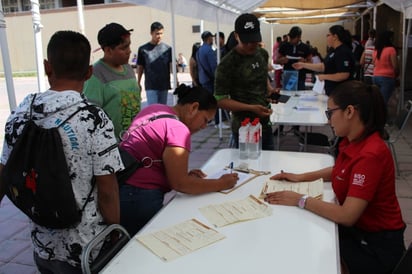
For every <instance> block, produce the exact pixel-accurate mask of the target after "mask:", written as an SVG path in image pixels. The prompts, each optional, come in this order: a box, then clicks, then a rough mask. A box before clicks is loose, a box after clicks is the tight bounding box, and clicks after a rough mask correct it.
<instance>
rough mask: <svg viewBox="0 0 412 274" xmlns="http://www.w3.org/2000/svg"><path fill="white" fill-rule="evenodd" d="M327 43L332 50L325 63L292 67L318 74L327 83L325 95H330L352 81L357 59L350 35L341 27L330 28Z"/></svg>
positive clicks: (294, 65)
mask: <svg viewBox="0 0 412 274" xmlns="http://www.w3.org/2000/svg"><path fill="white" fill-rule="evenodd" d="M326 42H327V45H328V47H330V48H331V50H330V51H329V52H328V54H327V56H326V58H325V60H324V61H323V63H317V64H316V63H303V62H297V63H294V64H293V65H292V66H293V67H294V68H295V69H298V70H299V69H309V70H313V71H316V72H321V74H318V75H317V76H318V77H319V80H320V81H325V93H326V95H330V93H331V92H332V90H333V89H334V88H335V87H336V86H337V85H338V84H339V83H341V82H343V81H346V80H348V79H352V75H353V71H354V65H355V58H354V56H353V53H352V48H351V47H352V38H351V36H350V33H349V32H348V31H347V30H345V29H344V28H343V27H342V26H340V25H334V26H332V27H330V28H329V33H328V34H326Z"/></svg>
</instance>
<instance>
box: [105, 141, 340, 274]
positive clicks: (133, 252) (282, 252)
mask: <svg viewBox="0 0 412 274" xmlns="http://www.w3.org/2000/svg"><path fill="white" fill-rule="evenodd" d="M232 161H233V162H234V165H235V166H238V165H239V164H240V163H245V164H247V165H248V166H249V168H252V169H255V170H261V171H271V172H272V174H274V173H277V172H280V170H285V171H290V172H305V171H310V170H315V169H320V168H324V167H327V166H331V165H333V163H334V160H333V158H332V157H331V156H330V155H327V154H316V153H300V152H284V151H262V155H261V156H260V157H259V158H258V159H256V160H239V152H238V150H236V149H222V150H219V151H217V152H216V153H215V154H214V155H213V156H212V157H211V158H210V159H209V160H208V162H207V163H206V164H205V165H204V166H203V169H202V170H203V171H204V172H206V173H209V174H213V173H214V172H216V171H217V170H220V169H222V167H223V166H226V165H228V164H229V163H230V162H232ZM269 177H270V175H262V176H259V177H256V178H255V179H253V180H252V181H250V182H248V183H246V184H245V185H243V186H241V187H240V188H238V189H236V190H234V191H232V192H230V193H229V194H222V193H219V192H218V193H209V194H204V195H187V194H182V193H178V194H177V195H176V197H175V198H174V199H173V200H172V201H171V202H170V203H169V204H168V205H167V206H165V207H164V208H163V209H162V210H161V211H160V212H159V213H158V214H157V215H156V216H155V217H154V218H153V219H152V220H151V221H150V222H149V223H148V224H147V225H146V226H145V227H144V228H143V229H142V230H141V231H140V232H139V233H138V235H143V234H146V233H151V232H154V231H158V230H161V229H165V228H167V227H170V226H173V225H175V224H178V223H181V222H183V221H185V220H188V219H192V218H196V219H198V220H199V221H201V222H203V223H205V224H206V225H208V226H210V227H213V225H212V224H210V223H209V222H208V221H207V219H206V218H205V217H204V216H202V214H201V213H200V211H199V208H200V207H203V206H206V205H210V204H215V203H222V202H225V201H230V200H239V199H243V198H245V197H247V196H248V195H250V194H252V195H255V196H258V195H259V193H260V191H261V188H262V186H263V183H264V182H265V181H266V180H267V179H268V178H269ZM323 199H324V200H329V201H332V200H334V194H333V191H332V190H331V188H330V184H328V183H325V190H324V197H323ZM270 206H271V207H273V214H272V215H271V216H269V217H266V218H262V219H256V220H251V221H247V222H242V223H236V224H232V225H228V226H225V227H221V228H214V229H216V230H218V231H219V232H220V233H222V234H224V235H225V236H226V238H225V239H223V240H220V241H218V242H216V243H214V244H211V245H209V246H207V247H204V248H202V249H199V250H196V251H194V252H193V253H190V254H188V255H185V256H183V257H180V258H177V259H175V260H173V261H170V262H165V261H163V260H162V259H160V258H159V257H157V256H156V255H155V254H153V253H152V252H151V251H150V250H149V249H147V248H146V247H144V246H143V245H142V244H141V243H140V242H138V241H137V240H136V239H135V238H132V239H131V240H130V242H129V243H128V244H127V245H126V246H125V247H124V248H123V250H122V251H121V252H120V253H119V254H118V255H117V256H116V257H115V258H114V259H112V261H111V262H110V263H109V265H107V266H106V268H105V269H104V270H103V272H102V273H106V274H107V273H116V274H118V273H122V274H127V273H139V274H150V273H153V274H160V273H161V274H167V273H176V274H193V273H196V274H210V273H214V274H228V273H236V274H251V273H282V274H297V273H305V274H320V273H328V274H334V273H340V259H339V244H338V233H337V225H336V224H335V223H333V222H331V221H329V220H327V219H324V218H322V217H319V216H317V215H315V214H313V213H311V212H309V211H306V210H304V209H299V208H298V207H293V206H277V205H270Z"/></svg>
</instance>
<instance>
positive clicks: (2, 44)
mask: <svg viewBox="0 0 412 274" xmlns="http://www.w3.org/2000/svg"><path fill="white" fill-rule="evenodd" d="M0 48H1V57H2V59H3V68H4V77H5V80H6V87H7V95H8V98H9V107H10V110H14V109H15V108H16V95H15V92H14V84H13V73H12V71H11V64H10V55H9V48H8V44H7V33H6V21H5V20H4V14H3V6H2V4H1V1H0Z"/></svg>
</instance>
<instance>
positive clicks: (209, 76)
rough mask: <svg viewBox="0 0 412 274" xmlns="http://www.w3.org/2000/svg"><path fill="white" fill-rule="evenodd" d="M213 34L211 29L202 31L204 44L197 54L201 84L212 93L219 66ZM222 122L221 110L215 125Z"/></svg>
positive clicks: (224, 125)
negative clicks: (220, 117)
mask: <svg viewBox="0 0 412 274" xmlns="http://www.w3.org/2000/svg"><path fill="white" fill-rule="evenodd" d="M214 37H215V35H213V34H212V33H211V32H210V31H205V32H203V33H202V37H201V38H202V41H203V44H202V46H201V47H200V48H199V50H198V52H197V56H196V60H197V69H198V72H199V83H200V85H201V86H202V87H203V88H205V89H207V90H208V91H209V92H210V94H213V92H214V83H215V70H216V67H217V56H216V51H215V50H214V49H213V47H212V46H213V38H214ZM219 123H220V119H219V112H216V115H215V127H218V126H219ZM220 126H221V127H222V128H223V129H228V128H229V126H228V125H226V124H222V125H220Z"/></svg>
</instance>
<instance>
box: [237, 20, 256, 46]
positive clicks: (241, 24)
mask: <svg viewBox="0 0 412 274" xmlns="http://www.w3.org/2000/svg"><path fill="white" fill-rule="evenodd" d="M235 32H236V33H237V34H238V35H239V39H240V41H242V42H243V43H248V42H261V41H262V35H261V34H260V23H259V20H258V19H257V17H256V16H255V15H253V14H250V13H244V14H241V15H240V16H239V17H238V18H237V19H236V21H235Z"/></svg>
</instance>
